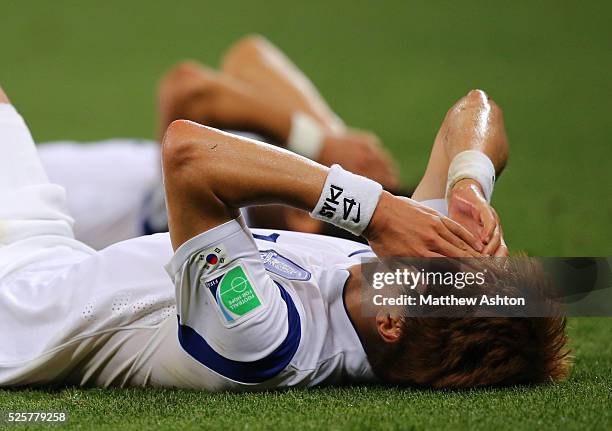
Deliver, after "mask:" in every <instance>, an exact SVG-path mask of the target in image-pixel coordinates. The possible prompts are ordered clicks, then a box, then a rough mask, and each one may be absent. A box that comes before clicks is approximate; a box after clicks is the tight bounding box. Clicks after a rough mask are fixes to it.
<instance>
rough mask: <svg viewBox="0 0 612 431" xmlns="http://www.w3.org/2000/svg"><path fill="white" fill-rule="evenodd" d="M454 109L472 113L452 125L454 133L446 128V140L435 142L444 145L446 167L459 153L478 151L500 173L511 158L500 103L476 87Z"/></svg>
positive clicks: (459, 118)
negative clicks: (509, 157)
mask: <svg viewBox="0 0 612 431" xmlns="http://www.w3.org/2000/svg"><path fill="white" fill-rule="evenodd" d="M453 110H458V111H467V113H469V115H462V116H459V117H458V121H460V122H461V123H462V124H456V125H454V126H455V127H452V126H451V127H452V129H453V130H452V133H448V131H446V133H445V136H444V139H442V140H439V141H438V142H436V144H438V145H441V146H443V150H442V151H443V153H444V156H445V157H444V159H445V162H446V163H447V169H448V165H450V162H451V161H452V160H453V159H454V158H455V156H456V155H457V154H459V153H461V152H463V151H468V150H476V151H480V152H482V153H484V154H485V155H486V156H487V157H488V158H489V159H490V160H491V162H492V163H493V166H494V168H495V173H496V175H497V176H499V175H500V174H501V172H502V170H503V169H504V167H505V165H506V162H507V159H508V139H507V137H506V131H505V128H504V126H503V125H504V121H503V113H502V111H501V109H500V108H499V106H498V105H497V104H496V103H495V102H494V101H493V100H491V99H489V98H488V96H487V95H486V94H485V93H484V92H482V91H480V90H474V91H472V92H470V94H468V96H467V97H466V98H463V99H461V100H460V101H459V102H458V103H457V104H456V105H455V106H454V107H453V108H452V109H451V111H453ZM457 126H459V127H457ZM435 151H436V149H435V148H434V152H435Z"/></svg>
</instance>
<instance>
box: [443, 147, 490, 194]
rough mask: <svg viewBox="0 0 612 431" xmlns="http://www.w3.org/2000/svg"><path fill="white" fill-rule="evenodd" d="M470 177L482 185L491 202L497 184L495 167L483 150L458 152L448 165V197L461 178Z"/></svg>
mask: <svg viewBox="0 0 612 431" xmlns="http://www.w3.org/2000/svg"><path fill="white" fill-rule="evenodd" d="M466 178H470V179H473V180H474V181H476V182H478V184H480V186H481V187H482V191H483V193H484V197H485V199H486V200H487V202H491V195H492V194H493V186H494V185H495V167H494V166H493V162H491V159H489V157H487V155H486V154H484V153H483V152H481V151H476V150H467V151H462V152H461V153H459V154H457V155H456V156H455V157H454V158H453V160H452V162H451V164H450V166H449V167H448V180H447V182H446V198H448V194H449V193H450V191H451V189H452V188H453V186H454V185H455V184H456V183H457V182H458V181H460V180H463V179H466Z"/></svg>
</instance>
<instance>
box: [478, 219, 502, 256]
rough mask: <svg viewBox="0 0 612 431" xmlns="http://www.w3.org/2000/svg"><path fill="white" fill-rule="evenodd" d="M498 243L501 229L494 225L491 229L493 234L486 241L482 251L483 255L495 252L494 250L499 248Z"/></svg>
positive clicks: (499, 243) (499, 242)
mask: <svg viewBox="0 0 612 431" xmlns="http://www.w3.org/2000/svg"><path fill="white" fill-rule="evenodd" d="M500 245H501V229H500V226H499V225H496V226H495V228H494V229H493V235H491V238H490V240H489V242H488V243H487V245H486V246H485V248H484V250H483V251H482V253H483V254H484V255H485V256H491V255H493V254H494V253H495V251H496V250H497V249H498V248H499V246H500Z"/></svg>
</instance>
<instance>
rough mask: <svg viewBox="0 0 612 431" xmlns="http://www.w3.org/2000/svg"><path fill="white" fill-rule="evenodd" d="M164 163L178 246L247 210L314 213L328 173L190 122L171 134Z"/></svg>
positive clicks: (278, 151)
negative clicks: (283, 208) (272, 206)
mask: <svg viewBox="0 0 612 431" xmlns="http://www.w3.org/2000/svg"><path fill="white" fill-rule="evenodd" d="M163 163H164V179H165V185H166V194H167V200H168V210H169V215H170V228H171V233H172V234H173V235H172V241H173V245H175V246H178V245H180V244H182V243H183V242H185V241H186V240H187V239H189V238H191V237H193V236H195V235H196V234H197V233H199V232H203V231H205V230H208V229H210V228H212V227H214V226H217V225H219V224H221V223H223V222H225V221H227V220H229V219H231V218H234V217H236V216H237V215H238V208H240V207H242V206H246V205H253V204H267V203H281V204H286V205H290V206H293V207H297V208H301V209H305V210H311V209H312V208H314V206H315V205H316V203H317V200H318V198H319V195H320V193H321V190H322V188H323V185H324V183H325V179H326V176H327V171H328V169H327V168H326V167H324V166H322V165H319V164H317V163H315V162H312V161H310V160H308V159H305V158H303V157H300V156H297V155H295V154H293V153H290V152H288V151H285V150H282V149H279V148H276V147H273V146H271V145H267V144H263V143H259V142H256V141H251V140H247V139H242V138H238V137H235V136H233V135H229V134H226V135H219V133H218V131H215V130H213V129H209V128H207V127H204V126H199V125H195V124H194V123H188V122H175V123H173V124H172V125H171V126H170V128H169V129H168V132H167V134H166V137H165V140H164V145H163ZM189 214H193V216H192V217H189ZM179 217H180V221H179Z"/></svg>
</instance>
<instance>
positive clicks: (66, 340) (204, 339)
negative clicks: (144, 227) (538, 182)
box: [0, 219, 374, 390]
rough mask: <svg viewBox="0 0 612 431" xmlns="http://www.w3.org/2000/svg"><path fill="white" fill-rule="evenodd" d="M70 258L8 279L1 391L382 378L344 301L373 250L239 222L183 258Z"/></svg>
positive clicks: (136, 252) (134, 246)
mask: <svg viewBox="0 0 612 431" xmlns="http://www.w3.org/2000/svg"><path fill="white" fill-rule="evenodd" d="M68 254H69V255H70V256H72V257H71V258H72V259H74V263H67V261H66V260H67V259H66V258H62V259H57V260H56V259H52V258H49V259H47V260H46V261H45V262H43V263H33V264H29V265H27V266H26V267H25V268H23V269H22V270H19V271H13V272H12V273H10V274H9V275H7V276H5V277H4V278H2V279H0V328H2V329H3V330H2V331H1V332H0V343H1V344H0V345H2V346H3V347H2V350H1V351H0V385H3V386H7V385H24V384H48V383H51V384H53V383H62V384H64V383H68V384H80V385H95V386H108V385H155V386H171V387H191V388H200V389H206V390H227V389H230V390H256V389H264V388H276V387H287V386H295V385H304V386H311V385H317V384H323V383H339V382H350V381H368V380H372V379H373V378H374V376H373V374H372V371H371V369H370V366H369V364H368V362H367V359H366V356H365V352H364V350H363V348H362V346H361V343H360V341H359V338H358V336H357V333H356V331H355V329H354V328H353V326H352V324H351V321H350V319H349V317H348V315H347V312H346V310H345V308H344V302H343V297H342V293H343V290H344V285H345V282H346V280H347V277H348V271H347V268H348V267H349V266H351V265H355V264H357V263H359V258H360V257H361V256H364V255H371V251H370V249H369V248H367V247H364V246H363V245H362V244H359V243H354V242H351V241H346V240H341V239H335V238H331V237H323V236H317V235H309V234H300V233H294V232H282V231H279V232H272V231H265V230H254V231H253V233H251V232H250V231H249V229H248V228H247V227H246V226H245V225H244V223H243V222H242V219H238V220H232V221H231V222H228V223H226V224H224V225H222V226H219V227H217V228H215V229H212V230H210V231H208V232H205V233H203V234H201V235H199V236H198V237H196V238H193V239H192V240H190V241H188V242H187V243H186V244H184V246H183V247H181V248H180V249H179V250H178V251H177V253H176V255H175V256H174V257H172V249H171V246H170V239H169V235H168V234H157V235H152V236H148V237H141V238H137V239H133V240H129V241H125V242H121V243H118V244H116V245H113V246H111V247H108V248H106V249H104V250H102V251H99V252H92V253H91V254H90V255H89V256H85V253H82V252H79V253H78V254H75V253H74V252H72V251H70V252H69V253H68ZM69 259H70V258H69ZM69 259H68V260H69ZM168 261H171V263H170V264H169V265H168V272H170V273H171V274H173V276H174V279H175V280H176V290H175V289H174V288H173V286H172V282H171V281H170V278H169V277H168V274H167V273H166V272H165V271H164V268H163V266H164V264H165V263H167V262H168ZM24 340H27V341H24Z"/></svg>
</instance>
